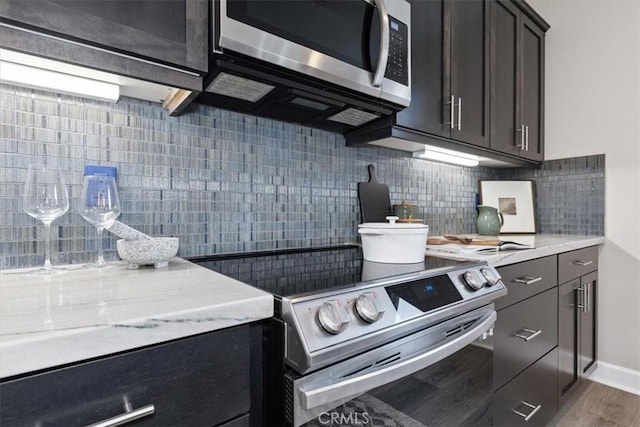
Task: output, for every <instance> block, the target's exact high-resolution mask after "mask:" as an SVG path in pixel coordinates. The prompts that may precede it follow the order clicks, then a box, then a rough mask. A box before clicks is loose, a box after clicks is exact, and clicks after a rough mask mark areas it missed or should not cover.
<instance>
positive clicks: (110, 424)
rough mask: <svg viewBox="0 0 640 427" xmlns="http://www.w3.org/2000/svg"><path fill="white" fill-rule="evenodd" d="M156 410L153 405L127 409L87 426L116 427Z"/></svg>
mask: <svg viewBox="0 0 640 427" xmlns="http://www.w3.org/2000/svg"><path fill="white" fill-rule="evenodd" d="M155 411H156V408H155V406H153V405H147V406H143V407H142V408H140V409H136V410H134V411H127V412H125V413H124V414H120V415H116V416H115V417H113V418H109V419H108V420H103V421H98V422H97V423H95V424H91V425H88V426H87V427H116V426H121V425H124V424H128V423H130V422H131V421H134V420H138V419H140V418H144V417H148V416H149V415H152V414H153V413H154V412H155Z"/></svg>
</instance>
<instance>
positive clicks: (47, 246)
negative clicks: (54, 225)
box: [43, 221, 53, 270]
mask: <svg viewBox="0 0 640 427" xmlns="http://www.w3.org/2000/svg"><path fill="white" fill-rule="evenodd" d="M43 222H44V221H43ZM43 268H44V269H45V270H51V269H53V265H51V221H47V222H44V266H43Z"/></svg>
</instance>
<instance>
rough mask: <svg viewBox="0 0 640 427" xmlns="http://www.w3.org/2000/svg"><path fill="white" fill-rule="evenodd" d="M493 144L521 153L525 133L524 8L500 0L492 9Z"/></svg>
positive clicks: (492, 145) (504, 151) (498, 148)
mask: <svg viewBox="0 0 640 427" xmlns="http://www.w3.org/2000/svg"><path fill="white" fill-rule="evenodd" d="M491 15H492V18H491V148H493V149H495V150H498V151H500V152H502V153H507V154H513V155H519V154H520V149H521V146H522V145H524V137H525V134H524V132H522V123H520V102H519V99H520V85H519V81H520V78H519V77H520V75H519V74H518V71H519V69H518V63H519V57H520V49H519V48H518V46H519V44H518V43H519V41H520V40H519V37H518V34H519V31H518V29H519V28H520V26H521V19H522V18H521V13H520V10H518V8H517V7H516V6H515V5H514V4H513V3H512V2H511V0H506V1H505V0H496V2H494V3H493V4H492V11H491Z"/></svg>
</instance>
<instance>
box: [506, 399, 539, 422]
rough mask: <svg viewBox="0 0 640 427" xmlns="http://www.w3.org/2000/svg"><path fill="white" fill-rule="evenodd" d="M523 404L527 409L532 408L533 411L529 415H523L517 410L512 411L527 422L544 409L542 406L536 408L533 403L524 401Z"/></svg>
mask: <svg viewBox="0 0 640 427" xmlns="http://www.w3.org/2000/svg"><path fill="white" fill-rule="evenodd" d="M522 404H523V405H524V406H526V407H527V408H531V409H533V410H532V411H531V412H529V415H525V414H523V413H522V412H520V411H517V410H515V409H512V411H513V412H514V413H516V414H518V415H520V416H521V417H522V418H524V420H525V421H529V420H530V419H531V417H533V416H534V415H535V414H536V412H538V411H539V410H540V409H541V408H542V405H538V406H534V405H532V404H531V403H527V402H525V401H524V400H523V401H522Z"/></svg>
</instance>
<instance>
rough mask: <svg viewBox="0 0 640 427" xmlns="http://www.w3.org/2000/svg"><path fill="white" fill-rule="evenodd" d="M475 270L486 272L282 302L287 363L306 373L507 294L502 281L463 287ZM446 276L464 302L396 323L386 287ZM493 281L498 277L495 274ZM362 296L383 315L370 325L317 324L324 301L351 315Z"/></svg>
mask: <svg viewBox="0 0 640 427" xmlns="http://www.w3.org/2000/svg"><path fill="white" fill-rule="evenodd" d="M473 268H475V269H476V270H477V271H478V274H481V273H480V272H479V270H480V268H489V269H492V267H487V265H486V263H484V262H483V263H478V262H469V263H468V264H463V265H461V266H454V267H446V268H440V269H434V270H428V271H421V272H418V273H410V274H405V275H401V276H394V277H391V278H385V279H378V280H371V281H368V282H362V283H359V284H358V286H357V288H356V287H354V286H351V285H348V286H346V287H345V288H344V289H342V290H330V291H327V292H323V293H316V294H309V295H302V296H297V297H293V298H283V299H282V319H283V321H284V322H285V323H286V324H287V325H289V326H290V327H289V328H287V329H286V332H285V333H286V334H289V336H287V337H286V339H287V347H286V348H285V359H286V362H287V364H288V365H289V366H290V367H291V368H293V369H294V370H295V371H296V372H298V373H300V374H304V373H306V372H309V371H314V370H317V369H320V368H322V367H325V366H328V365H331V364H334V363H336V362H339V361H341V360H344V359H345V358H347V357H350V356H355V355H358V354H360V353H363V352H365V351H367V350H370V349H372V348H374V347H376V346H378V345H380V343H381V342H390V341H393V340H394V339H397V338H398V337H403V336H407V335H409V334H411V333H414V332H417V331H420V330H422V329H424V328H425V327H427V326H429V325H432V324H435V323H438V322H442V321H444V320H447V319H450V318H452V317H454V316H456V315H458V314H460V313H464V312H467V311H470V310H474V309H476V308H478V307H482V306H484V305H486V304H489V303H491V302H493V301H494V300H495V299H497V298H500V297H501V296H503V295H506V293H507V290H506V287H505V286H504V284H503V283H502V282H501V281H498V283H496V284H495V285H493V286H490V287H489V286H485V287H483V288H482V289H480V290H476V291H473V290H470V289H469V288H468V287H467V286H466V285H465V284H464V283H463V282H462V280H463V279H462V272H464V271H468V270H470V269H473ZM442 274H447V275H448V276H449V278H450V279H451V280H452V281H453V282H454V283H455V286H456V289H457V290H458V292H459V293H460V294H461V296H462V297H463V300H462V301H458V302H455V303H453V304H450V305H447V306H444V307H440V308H438V309H434V310H432V311H430V312H428V313H424V314H422V315H414V316H412V317H406V318H400V319H399V318H398V317H399V315H398V312H397V310H396V309H395V307H394V306H393V304H392V303H391V300H390V299H389V297H388V295H387V293H386V291H384V288H385V287H386V286H392V285H395V284H400V283H406V282H408V281H412V280H423V279H428V278H430V277H434V276H436V275H442ZM495 274H496V276H497V277H500V276H499V273H498V272H497V271H496V272H495ZM363 292H378V299H377V301H376V303H377V305H378V307H379V308H381V309H384V310H385V315H384V316H382V317H381V318H380V319H379V320H378V321H377V322H375V323H373V324H369V323H365V322H358V321H356V322H353V321H352V322H351V323H350V325H349V327H348V328H347V329H346V330H344V331H343V332H342V333H340V334H338V335H329V334H327V333H326V332H324V331H323V330H321V329H320V327H319V326H318V325H317V320H316V313H317V310H318V308H319V307H320V305H322V303H323V302H324V301H326V300H332V299H340V300H342V301H344V302H346V303H347V304H346V306H347V309H348V311H349V312H350V313H352V312H353V315H352V317H355V316H357V315H356V314H355V308H354V303H355V301H356V299H357V297H358V296H359V295H360V294H362V293H363Z"/></svg>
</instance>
